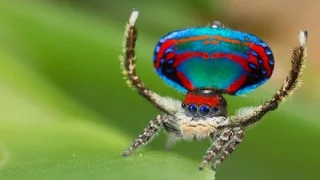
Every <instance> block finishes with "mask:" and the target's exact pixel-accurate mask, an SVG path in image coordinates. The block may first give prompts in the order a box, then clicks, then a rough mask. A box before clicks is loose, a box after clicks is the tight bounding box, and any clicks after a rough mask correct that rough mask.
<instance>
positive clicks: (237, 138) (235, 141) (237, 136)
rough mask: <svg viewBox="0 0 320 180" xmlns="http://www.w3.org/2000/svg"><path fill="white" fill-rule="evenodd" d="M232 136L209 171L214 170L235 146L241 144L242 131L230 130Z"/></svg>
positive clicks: (238, 129)
mask: <svg viewBox="0 0 320 180" xmlns="http://www.w3.org/2000/svg"><path fill="white" fill-rule="evenodd" d="M232 131H233V135H232V137H231V138H230V140H229V142H228V143H227V144H226V145H225V147H224V148H223V149H222V150H221V154H220V155H219V156H218V158H217V160H215V162H214V163H213V164H212V166H211V169H212V170H216V169H217V167H218V166H219V165H220V164H221V163H222V162H223V161H224V160H225V159H226V158H227V157H228V156H229V155H231V153H232V152H233V151H234V150H235V149H236V147H237V145H239V144H240V143H241V142H242V139H243V137H244V130H243V129H242V128H240V127H236V128H233V129H232Z"/></svg>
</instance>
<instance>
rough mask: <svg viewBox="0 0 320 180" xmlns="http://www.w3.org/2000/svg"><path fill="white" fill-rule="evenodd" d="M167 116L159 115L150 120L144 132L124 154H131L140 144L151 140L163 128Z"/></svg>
mask: <svg viewBox="0 0 320 180" xmlns="http://www.w3.org/2000/svg"><path fill="white" fill-rule="evenodd" d="M164 119H165V117H164V116H160V115H158V116H157V117H156V119H154V120H152V121H150V123H149V125H148V127H146V128H145V129H144V131H143V133H142V134H140V135H139V136H138V138H136V139H135V140H134V142H133V143H132V145H131V146H130V147H128V148H127V149H126V150H125V152H124V153H123V154H122V156H124V157H126V156H129V155H130V154H131V153H132V152H133V151H134V150H135V149H137V148H138V147H139V146H140V145H145V144H147V143H148V142H150V141H151V139H152V138H153V137H154V136H155V135H156V134H157V132H158V131H159V130H160V129H161V128H162V124H163V121H164Z"/></svg>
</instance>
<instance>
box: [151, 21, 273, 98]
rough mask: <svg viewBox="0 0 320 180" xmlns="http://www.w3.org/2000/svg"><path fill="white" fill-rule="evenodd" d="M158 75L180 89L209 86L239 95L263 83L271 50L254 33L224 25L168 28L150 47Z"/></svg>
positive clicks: (269, 69) (267, 75) (269, 71)
mask: <svg viewBox="0 0 320 180" xmlns="http://www.w3.org/2000/svg"><path fill="white" fill-rule="evenodd" d="M153 60H154V67H155V69H156V71H157V73H158V74H159V75H160V77H161V78H162V79H164V80H165V82H167V83H168V84H169V85H171V86H173V87H174V88H176V89H177V90H179V91H180V92H182V93H187V92H188V91H191V90H194V89H213V90H216V91H217V92H222V93H227V94H231V95H241V94H245V93H247V92H249V91H252V90H254V89H256V88H257V87H258V86H260V85H262V84H263V83H265V82H266V81H267V80H268V79H269V78H270V77H271V75H272V73H273V69H274V58H273V53H272V51H271V49H270V48H269V46H268V45H267V44H266V43H265V42H264V41H262V40H261V39H259V38H258V37H256V36H254V35H251V34H248V33H244V32H240V31H235V30H232V29H228V28H222V27H218V28H213V27H209V26H207V27H199V28H188V29H183V30H178V31H174V32H171V33H169V34H167V35H166V36H164V37H163V38H161V39H160V40H159V42H158V44H157V45H156V47H155V51H154V59H153Z"/></svg>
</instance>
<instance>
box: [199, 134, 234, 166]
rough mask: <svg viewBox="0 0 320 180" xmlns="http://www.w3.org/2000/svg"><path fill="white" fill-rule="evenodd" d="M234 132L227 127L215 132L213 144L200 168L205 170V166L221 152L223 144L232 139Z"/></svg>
mask: <svg viewBox="0 0 320 180" xmlns="http://www.w3.org/2000/svg"><path fill="white" fill-rule="evenodd" d="M232 134H233V132H232V129H231V128H225V129H224V130H222V132H220V133H218V134H215V135H214V137H213V144H212V146H211V147H210V148H209V149H208V150H207V152H206V154H205V156H204V157H203V161H202V162H201V164H200V166H199V170H203V169H204V167H205V166H206V165H207V164H208V162H210V161H211V160H213V159H214V158H215V156H216V155H217V154H218V153H219V152H220V150H221V149H222V148H223V146H224V145H225V144H226V143H227V142H228V141H229V140H230V138H231V136H232Z"/></svg>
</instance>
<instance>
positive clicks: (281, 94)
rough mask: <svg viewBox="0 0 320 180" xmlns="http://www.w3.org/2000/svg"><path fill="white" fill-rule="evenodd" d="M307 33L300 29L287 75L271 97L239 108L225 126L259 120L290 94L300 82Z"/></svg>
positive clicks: (305, 53)
mask: <svg viewBox="0 0 320 180" xmlns="http://www.w3.org/2000/svg"><path fill="white" fill-rule="evenodd" d="M307 35H308V32H307V31H300V34H299V41H300V45H299V46H297V47H295V48H294V50H293V54H292V58H291V65H292V67H291V70H290V72H289V75H288V76H287V77H286V80H285V81H284V83H283V85H282V87H281V88H280V89H279V90H278V91H277V92H276V94H275V95H274V96H273V98H272V99H271V100H270V101H267V102H265V103H264V104H262V105H260V106H257V107H251V108H245V109H240V111H238V113H237V115H236V116H232V117H231V123H230V124H229V125H226V126H228V127H235V126H242V127H246V126H249V125H251V124H253V123H255V122H257V121H258V120H260V119H261V118H262V117H263V116H264V115H265V114H266V113H267V112H269V111H272V110H275V109H277V107H278V105H279V104H280V103H281V102H284V101H285V100H286V99H287V98H288V97H290V96H291V95H292V93H293V92H294V91H295V90H296V89H297V88H298V87H299V86H300V84H301V76H302V71H303V68H304V64H305V61H306V58H307ZM222 127H223V126H221V128H222Z"/></svg>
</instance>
